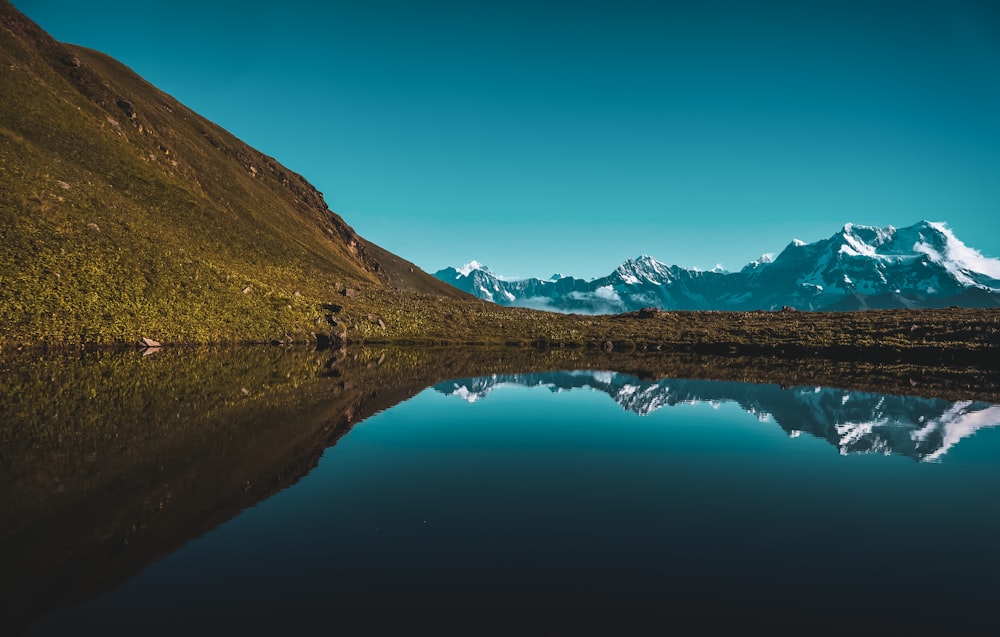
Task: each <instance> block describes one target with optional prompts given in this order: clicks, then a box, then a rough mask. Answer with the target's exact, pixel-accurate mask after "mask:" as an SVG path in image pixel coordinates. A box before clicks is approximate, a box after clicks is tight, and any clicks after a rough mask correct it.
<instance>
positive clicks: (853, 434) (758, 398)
mask: <svg viewBox="0 0 1000 637" xmlns="http://www.w3.org/2000/svg"><path fill="white" fill-rule="evenodd" d="M504 385H517V386H523V387H546V388H548V389H549V390H550V391H553V392H558V391H568V390H572V389H580V388H590V389H592V390H594V391H601V392H604V393H606V394H608V395H609V396H611V398H612V399H614V400H615V402H617V403H618V404H619V405H621V406H622V409H624V410H626V411H631V412H634V413H636V414H639V415H647V414H651V413H653V412H654V411H656V410H658V409H660V408H662V407H667V406H671V407H672V406H676V405H679V404H690V403H698V402H708V403H724V402H735V403H737V404H738V405H739V406H740V407H741V408H743V409H744V410H745V411H747V412H749V413H751V414H754V415H755V416H756V417H757V419H758V420H760V421H761V422H768V421H771V420H773V421H774V422H775V423H777V424H778V426H780V427H781V428H782V429H784V430H785V432H786V433H787V434H788V435H789V436H793V437H794V436H798V435H799V434H801V433H803V432H804V433H809V434H811V435H813V436H815V437H817V438H822V439H824V440H827V441H828V442H830V444H832V445H834V446H835V447H836V448H837V449H838V450H839V452H840V453H841V454H844V455H847V454H854V453H881V454H885V455H889V454H897V455H904V456H908V457H910V458H913V459H915V460H918V461H921V462H934V461H939V460H940V459H941V458H942V457H943V456H944V455H945V454H946V453H947V452H948V450H949V449H950V448H951V447H953V446H954V445H955V444H956V443H958V442H959V441H960V440H962V439H963V438H967V437H969V436H971V435H973V434H974V433H975V432H976V431H978V430H979V429H983V428H987V427H997V426H1000V405H994V404H991V403H985V402H972V401H962V402H955V403H953V402H950V401H947V400H940V399H934V398H919V397H915V396H892V395H887V394H876V393H871V392H856V391H848V390H843V389H832V388H828V387H792V388H789V389H782V388H781V387H779V386H778V385H754V384H751V383H737V382H729V381H709V380H685V379H661V380H658V381H642V380H640V379H638V378H636V377H635V376H629V375H627V374H620V373H617V372H604V371H565V372H545V373H538V374H504V375H493V376H482V377H479V378H460V379H456V380H451V381H446V382H443V383H439V384H437V385H435V386H434V389H435V390H437V391H439V392H441V393H443V394H446V395H449V396H457V397H460V398H462V399H464V400H467V401H469V402H475V401H477V400H481V399H483V398H485V397H486V396H488V395H489V394H490V392H492V391H494V390H496V389H497V388H499V387H503V386H504Z"/></svg>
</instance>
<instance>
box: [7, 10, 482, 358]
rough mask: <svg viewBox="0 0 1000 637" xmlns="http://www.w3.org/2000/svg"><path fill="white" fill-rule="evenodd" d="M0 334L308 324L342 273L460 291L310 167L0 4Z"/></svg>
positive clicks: (27, 336) (341, 281)
mask: <svg viewBox="0 0 1000 637" xmlns="http://www.w3.org/2000/svg"><path fill="white" fill-rule="evenodd" d="M0 95H2V99H0V221H2V225H0V285H2V286H3V287H4V288H5V290H6V293H5V294H4V295H2V296H0V324H3V325H4V326H5V333H4V334H0V339H2V340H7V341H13V342H28V343H33V342H39V341H43V342H49V343H60V342H73V341H79V340H82V341H84V342H86V341H88V340H98V341H100V340H112V341H114V340H119V341H133V340H135V339H137V338H138V337H139V336H141V335H143V334H152V335H155V336H157V337H158V338H161V339H163V340H185V341H192V340H253V339H268V340H269V339H271V338H274V337H276V336H280V335H285V334H287V335H290V336H293V337H296V338H308V334H309V333H310V332H315V331H318V330H322V329H325V326H324V325H322V324H319V325H318V324H317V321H320V323H322V319H323V316H324V313H323V311H322V309H321V308H322V305H323V304H329V303H331V299H332V298H333V296H334V294H335V293H336V291H337V290H343V289H345V288H347V287H358V286H366V285H369V286H376V287H397V288H405V289H410V290H416V291H420V292H428V293H431V294H437V295H444V296H451V297H453V298H460V297H463V296H464V295H462V294H460V293H457V292H456V291H455V290H454V289H453V288H451V287H449V286H445V285H443V284H442V283H440V282H439V281H437V280H436V279H434V278H433V277H431V276H429V275H427V274H425V273H423V272H421V271H419V268H416V267H415V266H414V265H413V264H412V263H409V262H406V261H405V260H402V259H400V258H399V257H396V256H395V255H391V254H389V253H387V252H386V251H384V250H381V249H380V248H378V247H377V246H373V245H372V244H370V243H368V242H367V241H365V240H364V239H362V238H361V237H359V236H358V235H357V233H356V232H355V231H354V230H353V228H351V226H350V225H348V224H347V223H346V222H345V221H344V220H343V219H342V218H341V217H340V216H338V215H337V214H335V213H333V212H332V211H331V210H330V209H329V207H328V206H327V204H326V202H325V201H324V199H323V195H322V193H320V192H318V191H317V190H316V189H315V188H314V187H313V186H312V185H311V184H309V182H308V181H306V180H305V179H304V178H303V177H302V176H300V175H298V174H296V173H295V172H293V171H291V170H289V169H287V168H285V167H284V166H282V165H281V164H280V163H278V162H277V161H276V160H275V159H274V158H272V157H269V156H267V155H265V154H263V153H261V152H259V151H257V150H255V149H253V148H251V147H250V146H248V145H247V144H245V143H243V142H242V141H240V140H239V139H237V138H235V137H234V136H233V135H231V134H230V133H228V132H227V131H225V130H224V129H222V128H221V127H219V126H217V125H216V124H213V123H212V122H209V121H208V120H206V119H204V118H202V117H200V116H199V115H197V114H196V113H194V112H193V111H191V110H190V109H188V108H187V107H185V106H184V105H183V104H180V103H179V102H177V101H176V100H175V99H173V98H172V97H170V96H169V95H166V94H165V93H163V92H162V91H160V90H159V89H157V88H156V87H154V86H152V85H150V84H149V83H147V82H146V81H145V80H143V79H142V78H140V77H139V76H138V75H136V74H135V73H134V72H133V71H131V70H130V69H128V68H127V67H126V66H124V65H122V64H121V63H119V62H117V61H116V60H114V59H112V58H110V57H108V56H106V55H104V54H102V53H98V52H96V51H92V50H89V49H86V48H83V47H78V46H73V45H68V44H61V43H59V42H56V41H55V40H54V39H53V38H51V36H49V35H48V34H47V33H45V32H44V31H43V30H42V29H41V28H39V27H38V26H37V25H35V24H34V23H33V22H31V20H29V19H28V18H26V17H25V16H23V15H22V14H21V13H19V12H18V11H17V10H16V9H15V8H14V7H13V6H11V5H10V3H9V2H7V1H6V0H2V1H0Z"/></svg>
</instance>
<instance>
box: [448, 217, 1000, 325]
mask: <svg viewBox="0 0 1000 637" xmlns="http://www.w3.org/2000/svg"><path fill="white" fill-rule="evenodd" d="M436 276H437V277H438V278H440V279H442V280H444V281H447V282H449V283H451V284H452V285H455V286H456V287H458V288H459V289H462V290H465V291H466V292H469V293H471V294H473V295H475V296H478V297H480V298H484V299H487V300H490V301H493V302H496V303H500V304H503V305H514V306H522V307H532V308H535V309H543V310H550V311H560V312H575V313H583V314H610V313H618V312H625V311H633V310H638V309H640V308H643V307H650V306H654V307H658V308H661V309H666V310H738V311H749V310H776V309H781V308H782V307H786V306H790V307H794V308H796V309H801V310H858V309H875V308H915V307H945V306H950V305H959V306H967V307H997V306H1000V260H998V259H993V258H989V257H985V256H983V255H982V253H980V252H979V251H978V250H975V249H973V248H971V247H969V246H967V245H966V244H964V243H963V242H962V241H961V240H959V239H958V238H957V237H956V236H955V234H954V233H953V232H952V231H951V230H950V229H949V228H948V227H947V225H945V224H944V223H938V222H929V221H921V222H919V223H917V224H914V225H912V226H908V227H904V228H895V227H893V226H887V227H885V228H878V227H873V226H863V225H857V224H853V223H847V224H845V225H844V226H843V227H842V228H841V230H840V231H838V232H837V233H835V234H834V235H833V236H831V237H830V238H828V239H823V240H820V241H816V242H814V243H805V242H802V241H798V240H795V241H792V242H791V243H789V244H788V246H787V247H786V248H785V249H784V250H782V251H781V253H780V254H778V255H777V256H775V255H771V254H763V255H761V257H760V258H759V259H757V260H756V261H752V262H751V263H748V264H747V265H746V266H744V267H743V268H742V269H740V270H738V271H736V272H727V271H725V270H723V269H722V268H721V266H717V267H716V268H713V269H712V270H708V271H701V270H697V269H689V268H682V267H679V266H676V265H667V264H665V263H662V262H660V261H657V260H656V259H654V258H653V257H651V256H649V255H646V254H643V255H640V256H639V257H637V258H635V259H629V260H628V261H626V262H624V263H622V264H621V265H620V266H618V268H616V269H615V271H614V272H612V273H611V274H609V275H608V276H605V277H601V278H597V279H593V280H589V281H588V280H584V279H577V278H574V277H571V276H562V275H557V276H554V277H552V278H551V279H548V280H541V279H534V278H532V279H521V280H514V281H507V280H503V279H502V278H500V277H498V276H496V275H494V274H493V273H492V272H490V271H489V269H488V268H486V267H485V266H482V265H481V264H479V263H477V262H475V261H473V262H471V263H469V264H466V265H465V266H462V267H461V268H445V269H443V270H440V271H438V272H437V273H436Z"/></svg>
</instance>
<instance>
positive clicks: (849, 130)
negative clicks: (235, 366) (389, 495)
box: [13, 0, 1000, 278]
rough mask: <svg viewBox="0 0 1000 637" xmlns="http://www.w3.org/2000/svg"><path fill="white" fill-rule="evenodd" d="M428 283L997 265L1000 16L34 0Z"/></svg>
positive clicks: (940, 5) (829, 7)
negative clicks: (934, 256) (926, 255)
mask: <svg viewBox="0 0 1000 637" xmlns="http://www.w3.org/2000/svg"><path fill="white" fill-rule="evenodd" d="M13 3H14V5H15V6H16V7H18V8H19V9H20V10H21V11H23V12H24V13H25V14H26V15H28V16H29V17H30V18H32V19H33V20H34V21H35V22H37V23H38V24H39V25H40V26H41V27H42V28H44V29H45V30H47V31H48V32H49V33H51V34H52V35H53V36H54V37H55V38H56V39H58V40H62V41H64V42H71V43H74V44H80V45H83V46H87V47H90V48H94V49H98V50H100V51H103V52H105V53H108V54H110V55H112V56H114V57H115V58H117V59H119V60H121V61H122V62H124V63H125V64H127V65H129V66H130V67H132V68H133V69H134V70H135V71H137V72H138V73H139V74H140V75H142V76H144V77H145V78H146V79H148V80H149V81H151V82H152V83H153V84H155V85H157V86H158V87H159V88H161V89H162V90H164V91H166V92H167V93H170V94H171V95H173V96H174V97H176V98H177V99H179V100H180V101H182V102H183V103H185V104H187V105H188V106H189V107H191V108H192V109H194V110H195V111H197V112H199V113H200V114H202V115H204V116H205V117H207V118H209V119H211V120H213V121H215V122H217V123H218V124H220V125H221V126H223V127H224V128H226V129H228V130H229V131H231V132H232V133H234V134H235V135H236V136H237V137H240V138H241V139H243V140H244V141H246V142H248V143H249V144H251V145H252V146H255V147H256V148H258V149H259V150H261V151H263V152H264V153H267V154H269V155H272V156H274V157H275V158H277V159H278V160H279V161H280V162H282V163H283V164H285V165H286V166H288V167H289V168H291V169H293V170H295V171H297V172H299V173H301V174H303V175H304V176H305V177H306V178H307V179H309V180H310V181H311V182H312V183H313V184H314V185H316V187H317V188H319V190H321V191H322V192H323V193H324V194H325V196H326V200H327V203H329V205H330V207H331V208H332V209H333V210H335V211H336V212H338V213H339V214H341V215H342V216H343V217H344V218H345V219H346V220H347V222H348V223H350V224H351V225H352V226H354V228H355V229H356V230H357V231H358V232H359V233H360V234H361V235H362V236H364V237H366V238H367V239H370V240H372V241H374V242H376V243H378V244H380V245H381V246H383V247H385V248H387V249H389V250H391V251H393V252H396V253H398V254H400V255H401V256H403V257H405V258H408V259H410V260H411V261H414V262H415V263H417V264H418V265H419V266H421V267H422V268H424V269H425V270H428V271H431V272H433V271H435V270H437V269H439V268H442V267H445V266H448V265H461V264H462V263H465V262H467V261H470V260H472V259H476V260H478V261H480V262H483V263H486V264H488V265H489V266H490V267H491V268H492V269H493V270H494V271H495V272H497V273H499V274H502V275H506V276H511V277H524V276H541V277H548V276H549V275H551V274H552V273H554V272H561V273H564V274H572V275H575V276H580V277H585V278H591V277H596V276H602V275H605V274H607V273H609V272H610V271H611V270H613V269H614V268H615V267H616V266H617V265H618V264H619V263H620V262H622V261H623V260H625V259H626V258H629V257H634V256H637V255H639V254H641V253H646V254H650V255H652V256H654V257H656V258H657V259H659V260H661V261H665V262H667V263H676V264H679V265H682V266H687V267H701V268H704V269H708V268H711V267H713V266H715V265H716V264H717V263H721V264H722V265H723V266H725V267H726V268H728V269H739V268H740V267H741V266H743V265H744V264H745V263H747V262H748V261H751V260H753V259H755V258H757V257H758V256H759V255H760V254H762V253H765V252H779V251H780V250H781V249H782V248H783V247H784V246H785V245H787V243H788V242H789V241H791V240H792V239H793V238H798V239H802V240H805V241H815V240H817V239H821V238H825V237H828V236H830V235H831V234H833V233H834V232H836V231H837V230H838V229H839V228H840V226H842V225H843V224H844V223H845V222H848V221H851V222H854V223H859V224H865V225H879V226H884V225H889V224H892V225H895V226H904V225H910V224H912V223H914V222H916V221H919V220H921V219H929V220H931V221H947V222H948V223H949V225H950V226H951V227H952V229H953V230H954V231H955V233H956V234H957V235H958V237H959V238H960V239H962V240H964V241H965V242H966V243H968V244H969V245H971V246H973V247H975V248H978V249H979V250H981V251H982V252H983V253H984V254H986V255H987V256H994V257H996V256H1000V3H998V2H996V1H995V0H982V1H971V0H968V1H962V0H906V1H904V2H890V1H881V0H864V1H854V0H835V1H827V0H803V1H800V2H775V1H758V2H747V1H731V2H720V1H710V0H706V1H692V2H685V3H670V2H628V1H627V0H618V1H615V2H587V1H573V2H540V1H538V0H536V1H533V2H520V1H517V0H504V1H501V2H472V1H470V2H416V1H414V2H378V1H369V0H351V1H350V2H341V1H334V2H321V3H320V2H312V1H299V0H285V1H283V2H273V1H271V2H258V1H245V2H241V3H239V4H233V3H215V2H211V1H205V0H200V1H198V2H192V1H189V0H172V1H171V2H144V1H142V0H127V1H125V0H123V1H118V0H113V1H105V2H65V1H63V0H14V2H13Z"/></svg>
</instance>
